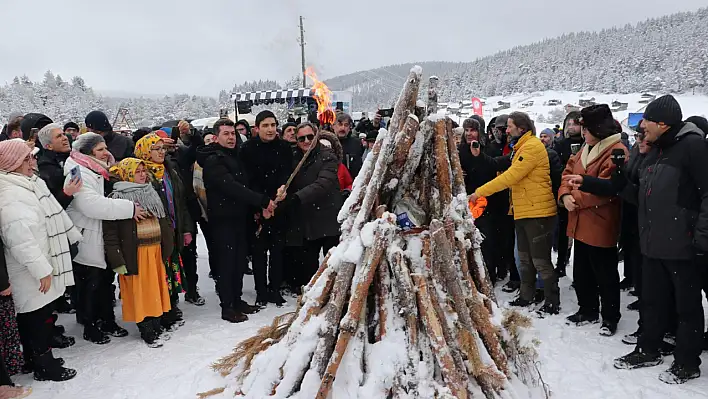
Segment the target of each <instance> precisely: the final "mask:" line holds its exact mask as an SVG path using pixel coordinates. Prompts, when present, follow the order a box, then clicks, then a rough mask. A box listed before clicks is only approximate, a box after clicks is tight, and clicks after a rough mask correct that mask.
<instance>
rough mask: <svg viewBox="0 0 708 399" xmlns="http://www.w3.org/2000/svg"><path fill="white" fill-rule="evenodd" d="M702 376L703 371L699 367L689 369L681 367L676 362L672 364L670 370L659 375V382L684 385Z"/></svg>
mask: <svg viewBox="0 0 708 399" xmlns="http://www.w3.org/2000/svg"><path fill="white" fill-rule="evenodd" d="M700 376H701V369H699V368H698V367H688V366H683V365H680V364H678V363H676V362H673V363H672V364H671V367H669V369H668V370H666V371H664V372H663V373H661V374H659V380H660V381H661V382H664V383H666V384H672V385H676V384H683V383H685V382H687V381H688V380H692V379H694V378H698V377H700Z"/></svg>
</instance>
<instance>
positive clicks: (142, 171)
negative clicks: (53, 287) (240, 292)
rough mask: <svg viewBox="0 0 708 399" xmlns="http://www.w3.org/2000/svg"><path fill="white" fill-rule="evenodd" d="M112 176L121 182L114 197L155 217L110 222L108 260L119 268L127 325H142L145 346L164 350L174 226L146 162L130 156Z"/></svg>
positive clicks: (105, 235) (106, 234)
mask: <svg viewBox="0 0 708 399" xmlns="http://www.w3.org/2000/svg"><path fill="white" fill-rule="evenodd" d="M111 173H113V174H114V175H115V176H117V177H118V178H119V179H120V181H118V182H116V183H115V184H113V192H112V193H110V194H109V195H108V197H109V198H117V199H125V200H128V201H131V202H134V203H139V204H140V205H141V206H142V207H143V208H145V210H147V211H148V212H149V213H150V216H148V217H147V218H145V219H143V220H141V221H135V220H133V219H127V220H119V221H106V222H104V223H103V239H104V241H105V245H106V260H107V261H108V264H109V265H110V266H111V268H112V269H113V270H119V274H120V276H119V277H118V281H119V282H120V292H121V299H122V304H123V321H125V322H132V323H137V324H138V329H139V330H140V336H141V338H142V339H143V340H144V341H145V343H146V344H147V345H148V346H149V347H151V348H159V347H161V346H162V342H161V341H160V340H159V339H158V338H159V336H160V332H161V327H160V326H161V324H160V318H161V316H162V314H163V313H167V312H169V311H170V308H171V307H170V294H169V290H168V288H167V276H166V274H165V267H164V262H166V261H167V258H168V256H169V254H171V253H172V248H173V241H172V239H173V237H172V234H173V233H172V227H171V226H170V220H169V218H168V217H167V214H166V213H165V208H164V207H163V205H162V200H161V199H160V196H159V194H157V192H156V191H155V189H154V188H153V187H152V185H151V184H150V181H149V179H148V175H147V168H146V167H145V163H144V162H143V161H141V160H139V159H135V158H125V159H124V160H122V161H120V162H119V163H118V164H117V165H115V166H113V167H112V168H111Z"/></svg>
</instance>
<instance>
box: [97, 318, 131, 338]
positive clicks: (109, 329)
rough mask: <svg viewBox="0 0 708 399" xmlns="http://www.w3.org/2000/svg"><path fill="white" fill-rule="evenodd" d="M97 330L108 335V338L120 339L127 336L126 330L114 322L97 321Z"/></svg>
mask: <svg viewBox="0 0 708 399" xmlns="http://www.w3.org/2000/svg"><path fill="white" fill-rule="evenodd" d="M98 329H99V330H101V331H102V332H103V333H104V334H107V335H110V336H112V337H116V338H122V337H127V336H128V330H126V329H125V328H123V327H121V326H119V325H118V323H116V321H115V320H110V321H99V322H98Z"/></svg>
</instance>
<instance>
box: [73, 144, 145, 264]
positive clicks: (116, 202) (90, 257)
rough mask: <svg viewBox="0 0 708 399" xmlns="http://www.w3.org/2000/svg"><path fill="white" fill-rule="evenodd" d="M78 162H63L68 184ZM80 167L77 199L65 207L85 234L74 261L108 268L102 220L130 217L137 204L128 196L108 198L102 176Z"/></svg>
mask: <svg viewBox="0 0 708 399" xmlns="http://www.w3.org/2000/svg"><path fill="white" fill-rule="evenodd" d="M77 165H79V164H78V163H76V161H74V159H72V158H71V157H70V158H68V159H67V160H66V162H65V163H64V176H66V181H65V184H67V183H68V182H69V180H70V179H71V176H69V174H70V173H69V172H70V171H71V169H73V168H74V167H75V166H77ZM79 168H81V180H82V181H83V186H82V187H81V190H79V192H78V193H76V194H74V199H73V200H72V201H71V204H70V205H69V207H68V208H67V209H66V213H67V214H68V215H69V217H70V218H71V220H72V221H73V222H74V225H75V226H76V228H77V229H79V232H81V234H82V235H83V236H84V239H83V241H81V242H80V243H79V253H78V255H76V257H75V258H74V262H76V263H79V264H81V265H84V266H93V267H98V268H100V269H105V268H106V256H105V252H104V249H103V221H104V220H123V219H130V218H132V217H133V214H134V211H135V205H134V204H133V203H132V202H130V201H128V200H123V199H112V198H106V196H105V193H104V187H103V185H104V179H103V176H102V175H101V174H99V173H96V172H94V171H92V170H91V169H89V168H86V167H84V166H79Z"/></svg>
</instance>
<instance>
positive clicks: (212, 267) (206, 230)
mask: <svg viewBox="0 0 708 399" xmlns="http://www.w3.org/2000/svg"><path fill="white" fill-rule="evenodd" d="M199 227H201V230H202V234H204V241H206V246H207V252H208V253H209V254H208V256H209V271H210V272H211V275H212V277H214V278H216V254H215V252H214V248H213V247H214V241H213V238H212V234H211V226H210V225H209V222H208V221H206V219H200V220H199ZM194 241H195V242H196V241H197V240H196V239H195V240H194ZM194 245H196V243H195V244H194Z"/></svg>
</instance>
